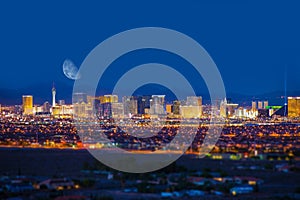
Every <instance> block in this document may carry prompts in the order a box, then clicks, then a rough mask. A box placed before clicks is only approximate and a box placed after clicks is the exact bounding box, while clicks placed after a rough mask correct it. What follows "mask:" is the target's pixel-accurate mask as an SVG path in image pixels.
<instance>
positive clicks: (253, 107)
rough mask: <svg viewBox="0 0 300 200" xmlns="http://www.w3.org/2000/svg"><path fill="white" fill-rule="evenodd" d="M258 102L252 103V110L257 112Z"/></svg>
mask: <svg viewBox="0 0 300 200" xmlns="http://www.w3.org/2000/svg"><path fill="white" fill-rule="evenodd" d="M256 105H257V104H256V101H252V110H256V109H257V106H256Z"/></svg>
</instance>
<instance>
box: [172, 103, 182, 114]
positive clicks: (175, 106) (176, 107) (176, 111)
mask: <svg viewBox="0 0 300 200" xmlns="http://www.w3.org/2000/svg"><path fill="white" fill-rule="evenodd" d="M180 105H181V103H180V101H178V100H176V101H173V106H172V112H173V114H174V115H180Z"/></svg>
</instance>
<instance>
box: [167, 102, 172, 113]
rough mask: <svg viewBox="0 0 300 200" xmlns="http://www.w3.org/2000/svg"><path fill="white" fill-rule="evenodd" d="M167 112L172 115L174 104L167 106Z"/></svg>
mask: <svg viewBox="0 0 300 200" xmlns="http://www.w3.org/2000/svg"><path fill="white" fill-rule="evenodd" d="M166 112H167V113H168V114H169V113H172V104H167V105H166Z"/></svg>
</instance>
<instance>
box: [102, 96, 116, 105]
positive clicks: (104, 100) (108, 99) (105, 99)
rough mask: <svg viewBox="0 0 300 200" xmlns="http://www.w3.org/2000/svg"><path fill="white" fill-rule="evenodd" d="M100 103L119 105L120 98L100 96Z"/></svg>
mask: <svg viewBox="0 0 300 200" xmlns="http://www.w3.org/2000/svg"><path fill="white" fill-rule="evenodd" d="M100 103H101V104H103V103H118V96H117V95H110V94H109V95H104V96H100Z"/></svg>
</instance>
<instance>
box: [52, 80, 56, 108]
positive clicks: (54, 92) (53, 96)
mask: <svg viewBox="0 0 300 200" xmlns="http://www.w3.org/2000/svg"><path fill="white" fill-rule="evenodd" d="M55 96H56V89H55V87H54V84H53V87H52V107H54V106H55V105H56V103H55V101H56V99H55Z"/></svg>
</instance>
